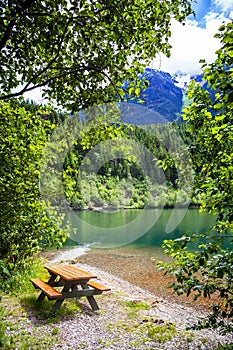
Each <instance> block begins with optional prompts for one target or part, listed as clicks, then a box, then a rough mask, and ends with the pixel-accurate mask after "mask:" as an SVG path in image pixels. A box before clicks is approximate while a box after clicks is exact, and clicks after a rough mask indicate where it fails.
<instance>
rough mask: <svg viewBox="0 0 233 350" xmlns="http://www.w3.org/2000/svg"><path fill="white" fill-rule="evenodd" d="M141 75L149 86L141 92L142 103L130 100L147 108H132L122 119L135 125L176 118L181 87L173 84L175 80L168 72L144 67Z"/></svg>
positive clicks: (181, 95)
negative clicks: (132, 110) (129, 113)
mask: <svg viewBox="0 0 233 350" xmlns="http://www.w3.org/2000/svg"><path fill="white" fill-rule="evenodd" d="M142 77H146V79H147V80H148V81H149V83H150V85H149V87H148V88H147V89H146V90H144V91H143V92H142V94H141V99H142V100H144V102H143V103H138V102H137V101H132V102H131V103H132V104H136V105H138V106H145V107H147V108H148V110H146V113H145V108H141V109H140V108H137V113H136V110H135V109H134V111H135V113H134V115H133V112H132V113H131V115H129V116H127V113H124V117H123V121H125V122H126V123H131V124H136V125H146V124H156V123H158V122H159V123H160V122H161V121H162V120H163V122H164V121H165V120H166V121H173V120H175V119H177V117H178V115H179V114H180V113H181V109H182V98H183V93H182V89H181V88H180V87H178V86H176V85H175V83H176V81H175V79H174V78H172V76H171V75H170V74H169V73H166V72H162V71H156V70H154V69H150V68H146V69H145V73H144V74H143V75H142Z"/></svg>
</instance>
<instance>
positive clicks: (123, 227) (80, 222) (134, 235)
mask: <svg viewBox="0 0 233 350" xmlns="http://www.w3.org/2000/svg"><path fill="white" fill-rule="evenodd" d="M68 218H69V221H70V222H72V226H73V227H75V228H77V229H78V233H77V235H76V236H71V237H70V239H69V241H68V242H67V244H66V245H76V244H81V245H86V244H87V245H91V246H93V247H95V248H114V247H121V246H126V245H127V246H135V247H161V245H162V242H163V240H164V239H175V238H178V237H181V236H182V235H183V234H184V233H186V232H190V233H191V234H196V233H203V232H205V231H206V230H208V229H209V228H210V227H211V226H212V225H213V223H214V221H215V218H214V216H212V215H210V214H206V213H200V212H199V210H198V209H188V210H187V209H145V210H140V209H130V210H115V211H109V210H108V211H81V212H71V213H69V215H68Z"/></svg>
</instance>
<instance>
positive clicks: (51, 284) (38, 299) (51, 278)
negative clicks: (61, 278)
mask: <svg viewBox="0 0 233 350" xmlns="http://www.w3.org/2000/svg"><path fill="white" fill-rule="evenodd" d="M56 278H57V275H51V276H50V278H49V280H48V282H47V283H48V284H49V285H50V286H53V283H54V281H55V279H56ZM45 297H46V294H45V293H44V292H41V293H40V295H39V296H38V298H37V302H38V303H39V302H41V301H43V300H44V298H45Z"/></svg>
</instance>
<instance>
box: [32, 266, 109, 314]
mask: <svg viewBox="0 0 233 350" xmlns="http://www.w3.org/2000/svg"><path fill="white" fill-rule="evenodd" d="M45 268H46V269H47V270H48V272H49V274H50V278H49V280H48V281H47V282H44V281H42V280H41V279H39V278H34V279H31V282H32V283H33V285H34V287H35V288H37V289H41V293H40V295H39V296H38V298H37V302H41V301H42V300H43V299H44V298H45V297H46V296H47V297H48V299H49V300H56V302H55V304H54V305H53V307H52V309H53V310H59V308H60V307H61V305H62V303H63V301H64V300H65V299H67V298H81V297H86V298H87V300H88V302H89V304H90V306H91V308H92V310H93V311H94V310H98V309H99V307H98V304H97V302H96V300H95V298H94V295H98V294H102V293H103V292H105V291H109V290H110V288H108V287H106V286H103V285H101V284H99V283H97V282H95V281H90V279H92V278H97V276H96V275H94V274H91V273H89V272H87V271H84V270H81V269H79V268H78V267H76V266H73V265H61V264H59V265H52V266H45Z"/></svg>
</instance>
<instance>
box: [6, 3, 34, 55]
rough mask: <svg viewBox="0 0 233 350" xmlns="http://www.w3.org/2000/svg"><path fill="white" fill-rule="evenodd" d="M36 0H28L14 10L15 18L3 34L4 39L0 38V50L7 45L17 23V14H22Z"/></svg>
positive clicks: (13, 15)
mask: <svg viewBox="0 0 233 350" xmlns="http://www.w3.org/2000/svg"><path fill="white" fill-rule="evenodd" d="M34 1H35V0H26V1H25V2H23V3H21V6H20V5H18V6H16V11H14V12H13V13H12V15H11V17H13V18H14V19H12V20H11V21H10V22H9V24H8V26H7V27H6V30H5V33H4V34H3V37H2V39H1V40H0V50H2V49H3V48H4V47H5V46H6V43H7V41H8V40H9V37H10V35H11V32H12V30H13V28H14V26H15V23H16V18H17V15H20V14H21V13H22V12H23V11H24V10H25V9H27V8H28V7H30V5H31V4H32V3H33V2H34Z"/></svg>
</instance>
